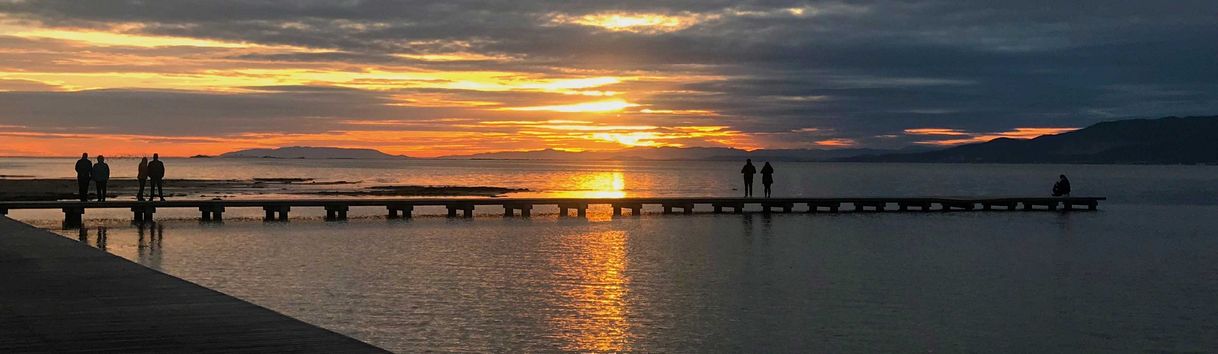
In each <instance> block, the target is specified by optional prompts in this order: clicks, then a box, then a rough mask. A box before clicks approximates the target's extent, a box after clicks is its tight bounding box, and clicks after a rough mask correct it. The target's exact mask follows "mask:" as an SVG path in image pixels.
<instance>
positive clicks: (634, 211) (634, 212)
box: [613, 203, 643, 216]
mask: <svg viewBox="0 0 1218 354" xmlns="http://www.w3.org/2000/svg"><path fill="white" fill-rule="evenodd" d="M622 209H630V216H640V215H643V204H640V203H613V216H622Z"/></svg>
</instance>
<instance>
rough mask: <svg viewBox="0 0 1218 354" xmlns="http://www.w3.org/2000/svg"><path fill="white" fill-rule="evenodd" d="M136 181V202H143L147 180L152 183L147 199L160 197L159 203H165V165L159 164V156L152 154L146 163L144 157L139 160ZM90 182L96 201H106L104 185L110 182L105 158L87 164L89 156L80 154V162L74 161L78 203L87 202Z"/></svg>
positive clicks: (108, 168)
mask: <svg viewBox="0 0 1218 354" xmlns="http://www.w3.org/2000/svg"><path fill="white" fill-rule="evenodd" d="M137 179H138V180H139V182H140V191H139V192H138V193H137V194H136V195H135V198H136V199H137V200H144V186H145V185H146V184H147V183H148V181H149V180H151V182H152V186H151V188H149V189H148V199H149V200H152V199H153V198H154V197H160V198H161V201H165V187H164V185H165V184H164V180H165V163H164V162H161V156H160V155H158V154H152V161H148V158H147V157H145V158H143V159H141V160H140V165H139V173H138V174H137ZM90 182H92V183H93V186H94V188H95V190H96V192H97V201H99V202H104V201H106V192H107V190H106V185H107V184H108V183H109V182H110V165H108V164H106V157H105V156H101V155H98V156H97V163H91V162H89V154H88V153H84V154H80V160H77V161H76V184H77V186H78V187H79V188H80V201H82V202H87V201H89V183H90Z"/></svg>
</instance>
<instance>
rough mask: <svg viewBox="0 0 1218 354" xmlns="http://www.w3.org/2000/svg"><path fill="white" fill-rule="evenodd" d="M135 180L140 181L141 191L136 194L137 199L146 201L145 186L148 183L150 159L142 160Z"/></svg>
mask: <svg viewBox="0 0 1218 354" xmlns="http://www.w3.org/2000/svg"><path fill="white" fill-rule="evenodd" d="M135 179H137V180H139V181H140V191H139V192H136V193H135V199H136V200H144V184H145V183H147V182H148V157H144V158H143V159H140V167H139V171H138V172H136V174H135ZM149 194H151V193H149Z"/></svg>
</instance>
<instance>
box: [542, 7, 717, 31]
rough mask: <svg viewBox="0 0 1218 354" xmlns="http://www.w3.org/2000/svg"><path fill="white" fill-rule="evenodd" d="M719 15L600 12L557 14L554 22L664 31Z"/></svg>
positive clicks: (617, 29)
mask: <svg viewBox="0 0 1218 354" xmlns="http://www.w3.org/2000/svg"><path fill="white" fill-rule="evenodd" d="M717 17H718V16H717V15H699V14H683V15H665V14H655V13H625V12H619V13H600V14H588V15H583V16H568V15H556V16H554V17H553V18H552V20H551V21H552V22H554V23H559V24H577V25H583V26H590V27H597V28H602V29H605V30H608V31H613V32H639V33H664V32H676V31H680V30H684V29H686V28H689V27H692V26H694V25H696V24H698V23H700V22H703V21H706V20H708V19H713V18H717Z"/></svg>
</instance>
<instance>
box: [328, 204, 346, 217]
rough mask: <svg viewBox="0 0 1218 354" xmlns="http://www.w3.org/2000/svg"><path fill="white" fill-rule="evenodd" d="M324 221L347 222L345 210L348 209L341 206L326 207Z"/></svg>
mask: <svg viewBox="0 0 1218 354" xmlns="http://www.w3.org/2000/svg"><path fill="white" fill-rule="evenodd" d="M325 208H326V221H340V220H347V210H350V207H349V206H347V205H342V204H331V205H326V206H325Z"/></svg>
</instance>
